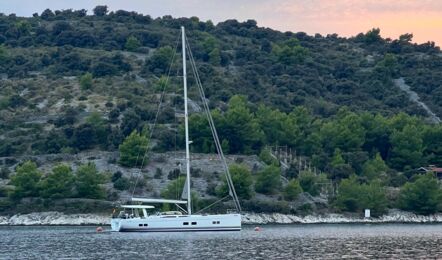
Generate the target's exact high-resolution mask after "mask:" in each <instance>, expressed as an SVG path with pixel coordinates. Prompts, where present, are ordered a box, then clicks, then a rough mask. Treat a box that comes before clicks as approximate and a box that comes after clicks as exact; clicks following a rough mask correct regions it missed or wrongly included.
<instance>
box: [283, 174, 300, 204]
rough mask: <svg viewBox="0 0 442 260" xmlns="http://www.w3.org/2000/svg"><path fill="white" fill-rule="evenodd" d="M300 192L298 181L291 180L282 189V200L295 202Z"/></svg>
mask: <svg viewBox="0 0 442 260" xmlns="http://www.w3.org/2000/svg"><path fill="white" fill-rule="evenodd" d="M301 192H302V188H301V185H300V184H299V181H298V180H296V179H292V180H291V181H289V183H288V184H287V186H286V187H285V188H284V199H286V200H290V201H293V200H296V199H297V198H298V196H299V194H301Z"/></svg>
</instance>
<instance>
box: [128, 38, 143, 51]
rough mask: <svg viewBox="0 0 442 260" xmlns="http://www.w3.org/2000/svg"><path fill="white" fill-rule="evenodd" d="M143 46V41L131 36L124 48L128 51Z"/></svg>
mask: <svg viewBox="0 0 442 260" xmlns="http://www.w3.org/2000/svg"><path fill="white" fill-rule="evenodd" d="M140 47H141V42H140V41H139V40H138V39H137V37H135V36H129V37H128V38H127V40H126V43H125V44H124V48H125V49H126V50H128V51H136V50H137V49H138V48H140Z"/></svg>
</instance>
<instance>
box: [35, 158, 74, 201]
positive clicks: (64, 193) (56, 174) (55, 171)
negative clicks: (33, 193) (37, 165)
mask: <svg viewBox="0 0 442 260" xmlns="http://www.w3.org/2000/svg"><path fill="white" fill-rule="evenodd" d="M39 185H40V189H41V191H40V194H41V196H42V197H44V198H54V199H59V198H69V197H71V196H72V195H73V187H74V174H73V173H72V169H71V167H69V166H68V165H65V164H60V165H57V166H55V167H54V168H52V172H51V173H49V174H48V175H47V176H46V177H45V178H43V179H42V180H41V182H40V184H39Z"/></svg>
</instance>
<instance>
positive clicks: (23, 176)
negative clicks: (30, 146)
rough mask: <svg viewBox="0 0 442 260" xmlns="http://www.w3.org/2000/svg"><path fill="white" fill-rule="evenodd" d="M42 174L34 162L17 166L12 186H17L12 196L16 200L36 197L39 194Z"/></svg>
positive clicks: (12, 178)
mask: <svg viewBox="0 0 442 260" xmlns="http://www.w3.org/2000/svg"><path fill="white" fill-rule="evenodd" d="M41 177H42V173H41V172H40V171H39V170H38V169H37V165H36V164H35V163H34V162H31V161H26V162H24V163H23V164H22V165H20V166H17V168H16V169H15V174H14V175H13V176H12V177H11V184H12V185H14V186H15V189H14V190H13V191H12V193H11V196H12V198H15V199H20V198H24V197H35V196H38V194H39V185H38V183H39V181H40V179H41Z"/></svg>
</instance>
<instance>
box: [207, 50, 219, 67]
mask: <svg viewBox="0 0 442 260" xmlns="http://www.w3.org/2000/svg"><path fill="white" fill-rule="evenodd" d="M209 62H210V64H212V65H214V66H217V65H219V64H220V63H221V53H220V51H219V49H218V48H215V49H213V50H212V51H211V52H210V53H209Z"/></svg>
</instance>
